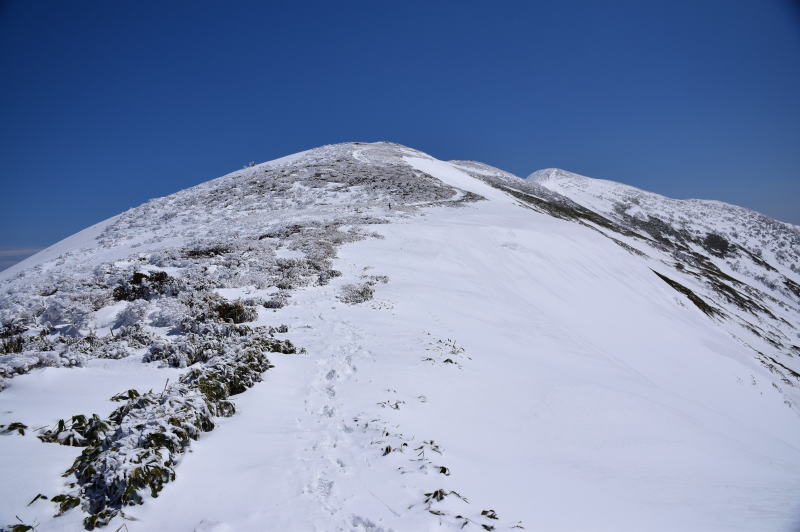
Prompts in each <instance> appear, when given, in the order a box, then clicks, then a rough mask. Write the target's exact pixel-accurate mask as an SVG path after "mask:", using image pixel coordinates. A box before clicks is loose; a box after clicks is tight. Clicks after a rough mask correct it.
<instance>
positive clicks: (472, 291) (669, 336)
mask: <svg viewBox="0 0 800 532" xmlns="http://www.w3.org/2000/svg"><path fill="white" fill-rule="evenodd" d="M391 146H394V145H390V146H389V147H388V148H387V147H386V146H385V145H377V146H376V145H363V144H358V145H345V147H344V148H343V149H345V150H346V151H348V152H349V154H350V155H351V157H352V159H353V160H355V161H357V162H365V161H367V162H372V163H374V162H375V161H376V160H379V161H380V162H381V163H382V164H384V163H385V164H395V165H407V166H410V167H411V168H412V169H414V170H418V171H421V172H424V173H425V174H428V175H430V176H433V177H434V178H436V179H439V180H441V181H442V182H443V183H445V184H447V185H449V186H451V187H455V188H457V189H460V190H461V191H466V192H472V193H474V194H478V195H480V196H482V197H483V198H485V200H483V201H477V202H472V203H466V204H463V205H461V206H460V207H458V208H453V207H445V206H436V205H434V206H431V207H426V208H424V209H422V210H418V211H416V212H414V213H411V214H407V213H402V214H401V215H394V216H393V217H392V218H391V222H392V223H389V224H383V225H376V226H371V230H374V231H375V232H376V233H378V234H379V235H380V236H381V237H382V238H368V239H364V240H360V241H357V242H353V243H347V244H344V245H342V246H341V247H340V248H339V250H338V258H337V259H336V260H335V262H334V265H335V268H336V269H337V270H339V271H341V272H342V276H341V277H339V278H336V279H334V280H333V281H331V282H330V283H328V284H325V285H322V286H307V287H302V288H299V289H297V290H296V291H295V293H294V295H293V296H292V299H291V300H290V302H289V304H288V305H287V306H285V307H283V308H280V309H275V310H266V309H259V314H258V315H259V317H258V320H257V321H256V322H255V323H253V324H252V325H259V324H263V325H275V324H278V323H285V324H287V325H288V326H289V333H288V334H287V336H288V337H289V338H291V340H292V342H293V343H295V344H296V345H299V346H303V347H305V348H306V349H307V353H306V354H304V355H278V354H272V355H270V359H271V361H272V362H273V363H274V364H275V366H276V367H275V368H274V369H271V370H269V371H267V372H266V373H265V374H264V381H263V382H262V383H260V384H258V385H256V386H255V387H253V388H251V389H250V390H248V391H246V392H245V393H243V394H241V395H239V396H237V399H236V405H237V414H236V415H235V416H233V417H231V418H222V419H220V420H219V423H218V427H217V429H216V430H214V431H213V432H209V433H206V434H203V435H202V436H201V437H200V439H199V440H198V441H197V442H194V443H193V445H192V447H191V452H189V453H188V454H186V455H184V457H183V458H182V460H181V463H180V464H179V467H178V469H177V471H178V473H177V478H176V480H175V481H174V482H171V483H169V484H167V485H166V487H165V488H164V490H163V491H162V492H161V493H160V494H159V497H158V498H147V499H146V500H145V503H144V504H143V505H142V506H134V507H128V508H125V509H124V514H125V516H126V517H127V518H128V519H127V520H122V519H121V518H119V517H118V518H116V519H115V520H114V521H113V522H112V523H111V524H110V525H109V530H115V529H116V528H117V527H119V526H121V525H122V524H124V525H125V526H126V527H127V530H130V531H136V530H141V531H146V530H170V531H184V530H185V531H216V532H221V531H228V530H231V531H233V530H235V531H239V530H244V531H249V530H253V531H256V530H281V531H294V530H297V531H305V530H317V531H327V530H361V531H367V530H369V531H372V532H377V531H388V530H395V531H405V530H408V531H418V530H430V531H438V530H459V529H460V527H461V524H462V521H458V520H457V519H455V518H454V516H455V515H463V516H466V517H468V518H469V519H471V520H472V521H471V522H470V523H469V524H468V527H467V528H466V529H467V530H470V529H472V530H482V528H480V525H481V524H487V525H492V526H496V527H497V528H496V529H497V530H510V529H512V527H514V526H515V525H517V524H521V526H524V527H525V529H526V530H543V531H586V530H592V531H604V530H608V531H675V530H684V531H698V532H714V531H784V530H785V531H789V530H796V529H797V527H798V526H800V419H798V412H797V409H796V406H794V405H792V404H787V395H786V394H785V393H782V392H781V391H779V390H778V389H777V388H776V387H775V385H774V383H776V382H778V380H777V377H775V376H774V375H773V374H772V373H770V372H769V371H768V369H766V368H765V367H764V366H763V365H762V364H761V363H759V362H758V361H757V360H756V358H755V357H754V354H753V351H752V350H751V349H750V348H748V347H747V346H745V345H743V343H742V342H740V341H738V340H737V339H736V337H735V336H733V335H732V333H731V332H730V330H728V325H726V324H725V323H722V324H720V323H718V322H715V321H713V320H711V319H709V317H708V316H706V315H705V314H703V313H702V312H701V311H700V310H699V309H698V308H697V307H695V306H693V305H692V304H691V303H689V302H688V300H687V299H686V298H685V297H683V296H682V295H681V294H679V293H678V292H676V291H675V290H673V289H672V288H671V287H670V286H668V285H667V284H666V283H664V282H663V281H662V280H661V279H659V278H658V277H657V276H656V275H654V274H653V271H651V269H652V270H656V271H660V272H662V273H664V274H668V275H670V276H674V277H675V278H678V273H676V272H675V271H673V270H670V269H669V267H668V266H667V265H665V263H664V262H663V261H661V260H659V259H658V258H657V257H656V253H655V252H654V251H653V250H650V251H651V252H652V256H646V257H642V256H639V255H637V254H633V253H630V252H629V251H626V250H625V249H623V248H622V247H620V246H619V245H617V244H615V243H614V242H613V241H612V240H610V239H608V238H604V237H602V236H601V235H599V234H598V232H597V231H596V230H595V229H593V228H592V227H589V226H587V225H581V224H577V223H574V222H571V221H568V220H561V219H557V218H554V217H551V216H548V215H546V214H543V213H540V212H534V211H532V210H531V209H529V208H527V207H526V206H524V205H522V204H521V203H520V202H518V201H517V200H515V199H514V198H513V197H512V196H510V195H508V194H506V193H505V192H502V191H500V190H498V189H497V188H495V187H492V186H490V185H489V184H487V182H485V181H483V180H481V179H477V178H475V177H473V176H472V175H470V172H469V170H470V169H472V170H473V171H474V170H475V167H474V166H471V165H474V164H476V163H469V164H468V163H464V162H453V163H447V162H444V161H439V160H436V159H433V158H431V157H429V156H427V155H425V154H420V152H414V151H413V150H409V149H407V148H402V147H397V148H393V147H391ZM387 150H388V151H387ZM393 150H394V151H393ZM308 153H310V152H304V154H298V156H290V158H284V159H282V160H280V161H281V164H287V165H291V164H296V165H300V164H303V163H304V161H306V158H307V157H308ZM386 153H389V154H390V155H389V156H388V162H386V161H387V159H386V157H387V155H386ZM301 155H302V156H301ZM379 157H380V158H379ZM266 164H269V163H266ZM273 164H274V163H273ZM256 168H258V167H256ZM480 172H484V173H485V172H489V173H490V174H491V172H490V171H488V170H480ZM232 175H233V174H232ZM492 175H499V174H492ZM221 179H226V178H221ZM504 179H505V177H504ZM212 183H213V182H212ZM201 187H202V185H201ZM586 201H588V200H586ZM320 208H321V207H320ZM287 212H288V211H287ZM275 215H276V216H277V215H278V214H275ZM295 215H296V214H295ZM95 227H97V226H95ZM92 229H94V228H92ZM87 231H88V230H87ZM93 234H94V233H93ZM76 236H77V235H76ZM84 237H85V238H84ZM84 237H81V238H80V239H78V240H77V241H76V242H74V243H69V242H67V241H64V242H62V243H61V244H60V245H61V246H62V247H61V248H60V252H64V251H65V250H68V249H78V248H83V247H86V246H87V245H90V243H91V238H90V237H91V235H90V234H88V233H87V234H86V235H84ZM137 238H138V237H137ZM134 241H136V242H138V241H139V240H136V239H134ZM160 245H162V243H160V242H154V243H153V244H152V245H151V247H158V246H160ZM163 245H166V244H163ZM133 251H135V248H127V252H129V253H130V252H133ZM110 255H114V257H115V258H114V259H113V260H119V258H122V257H123V256H124V253H123V252H122V251H119V252H116V251H115V252H114V253H113V254H112V253H106V254H105V255H104V258H103V259H98V260H111V259H108V258H105V257H106V256H110ZM50 258H51V256H50V255H47V256H42V257H38V256H34V257H32V259H33V260H32V261H31V262H29V263H28V264H27V265H26V266H25V267H26V268H30V267H31V266H33V265H37V264H38V265H40V267H42V266H45V267H46V262H47V260H49V259H50ZM28 260H31V259H28ZM87 260H88V259H87ZM92 260H94V259H92ZM19 271H21V269H19V268H18V269H16V270H15V272H19ZM363 276H387V277H388V282H387V283H386V284H382V283H378V284H376V285H375V287H374V290H375V297H374V298H373V299H372V300H369V301H366V302H364V303H361V304H358V305H348V304H345V303H343V302H342V301H340V300H339V299H337V294H339V293H340V291H341V290H342V288H343V286H344V285H346V284H349V283H353V282H358V281H359V280H360V279H362V278H363ZM3 278H4V279H8V278H9V277H8V276H4V277H3ZM687 282H688V281H687ZM693 286H694V285H693ZM255 291H257V289H256V288H255V287H253V286H249V285H242V286H241V287H234V286H228V287H220V288H219V289H218V293H219V294H220V295H223V296H224V297H226V298H229V299H235V298H237V297H243V296H245V295H248V294H252V293H253V292H255ZM101 310H102V312H101V311H98V312H97V313H96V320H97V324H98V326H100V325H101V324H104V323H108V321H109V320H110V319H111V318H112V317H113V316H114V315H116V312H118V310H116V309H109V308H104V309H101ZM790 317H791V314H790ZM794 318H795V322H796V318H797V316H796V315H794ZM180 371H182V370H176V369H170V368H157V367H154V366H153V365H152V364H141V363H140V362H138V360H136V359H135V358H134V357H131V358H126V359H122V360H103V361H93V362H91V363H90V364H89V365H88V366H87V367H83V368H44V369H38V370H34V371H32V372H31V373H29V374H27V375H21V376H17V377H14V378H13V379H11V380H10V385H9V387H8V389H6V390H5V391H2V392H0V412H1V413H2V415H1V416H0V424H2V423H7V422H10V421H16V420H26V421H30V423H28V424H29V425H30V426H34V425H45V424H48V423H53V422H54V421H55V420H56V419H58V418H60V417H65V416H68V415H71V414H73V413H77V412H87V413H88V412H96V413H98V414H100V415H105V414H107V413H108V412H110V411H111V409H113V407H114V406H116V405H115V404H114V403H111V402H109V401H108V398H109V397H110V396H111V395H113V394H114V393H117V392H120V391H123V390H126V389H128V388H132V387H135V388H139V389H145V390H146V389H148V388H154V389H158V388H160V387H161V386H163V385H164V382H165V379H166V378H173V379H174V378H176V375H178V374H179V373H180ZM431 441H433V442H434V443H425V442H431ZM404 442H405V443H407V445H406V446H403V445H402V444H403V443H404ZM387 445H390V446H391V447H392V449H399V450H400V451H399V452H398V451H392V452H389V453H388V454H385V453H384V450H385V448H386V446H387ZM420 447H421V449H420V450H417V449H418V448H420ZM420 453H421V454H420ZM75 455H76V450H75V449H74V448H69V447H64V446H59V445H53V444H43V443H41V442H39V441H38V440H37V439H36V438H35V436H34V435H33V434H32V433H30V432H29V434H28V435H26V436H24V437H22V436H17V435H7V436H0V460H2V462H0V468H1V469H0V470H2V471H3V472H4V478H5V480H3V481H1V482H0V524H3V523H12V522H14V520H15V519H14V516H15V515H19V516H20V517H21V518H23V519H24V520H26V522H28V521H31V520H33V519H36V520H37V521H38V523H39V526H38V528H37V530H76V529H78V528H79V527H80V520H81V518H82V515H81V514H80V513H79V512H78V511H77V510H73V511H71V512H68V513H67V514H65V515H64V516H61V517H58V518H52V517H50V515H52V506H49V505H48V503H46V502H44V503H43V502H37V503H35V504H34V505H32V506H30V507H28V506H26V504H27V503H28V501H30V499H31V498H33V496H34V495H35V494H36V493H39V492H44V493H47V494H48V495H50V494H51V493H52V494H54V493H56V492H57V490H58V489H59V486H60V485H61V484H62V483H63V480H62V479H60V477H59V475H60V473H61V472H63V471H64V470H65V469H66V468H67V467H69V465H70V464H71V462H72V460H73V459H74V456H75ZM421 458H424V459H423V460H421ZM440 467H446V468H447V472H448V473H449V475H444V474H442V473H440V472H439V468H440ZM12 479H13V480H12ZM437 489H444V490H446V491H448V492H450V491H454V492H457V493H458V494H460V495H462V496H463V497H465V498H466V499H467V500H468V502H465V501H462V500H460V499H458V498H457V497H456V496H454V495H450V496H448V497H447V498H445V500H444V501H441V502H440V503H437V504H435V505H432V506H431V507H430V508H431V509H433V510H441V511H442V512H443V513H444V515H441V516H438V515H434V514H432V513H431V512H430V511H428V508H427V507H426V505H425V504H424V500H425V494H426V493H431V492H433V491H435V490H437ZM490 509H491V510H494V511H496V513H497V514H498V516H499V517H500V519H498V520H491V519H488V518H486V517H485V516H481V515H480V512H481V511H482V510H490Z"/></svg>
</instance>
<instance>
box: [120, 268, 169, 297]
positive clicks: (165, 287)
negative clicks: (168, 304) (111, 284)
mask: <svg viewBox="0 0 800 532" xmlns="http://www.w3.org/2000/svg"><path fill="white" fill-rule="evenodd" d="M178 292H180V284H179V282H178V281H177V280H176V279H173V278H172V277H170V276H169V275H167V273H166V272H152V273H150V274H149V275H148V274H144V273H141V272H134V273H133V274H132V275H131V278H130V279H129V280H125V281H123V282H121V283H120V284H119V285H118V286H117V287H116V288H114V299H115V300H117V301H135V300H137V299H145V300H150V299H152V298H154V297H156V296H159V295H165V296H175V295H177V294H178Z"/></svg>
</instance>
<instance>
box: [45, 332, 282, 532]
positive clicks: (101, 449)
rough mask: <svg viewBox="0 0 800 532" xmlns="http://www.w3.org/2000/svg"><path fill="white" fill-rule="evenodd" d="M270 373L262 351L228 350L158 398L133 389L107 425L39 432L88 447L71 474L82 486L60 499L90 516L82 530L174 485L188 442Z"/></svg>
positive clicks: (97, 422)
mask: <svg viewBox="0 0 800 532" xmlns="http://www.w3.org/2000/svg"><path fill="white" fill-rule="evenodd" d="M270 367H271V365H270V363H269V360H268V359H267V358H266V356H265V355H264V353H263V352H261V351H259V350H258V349H255V348H253V347H250V348H241V349H237V348H234V349H228V350H227V351H225V352H224V353H223V354H220V355H219V356H217V357H215V358H214V359H213V360H211V361H209V363H208V365H206V366H204V367H197V368H194V369H192V370H190V371H189V372H188V373H186V374H184V375H183V376H182V377H181V379H180V380H179V381H178V382H177V383H175V384H173V385H171V386H167V387H165V389H164V391H163V392H161V393H157V392H148V393H146V394H142V395H139V394H138V392H136V393H131V392H133V391H129V392H128V397H129V399H128V400H127V402H126V403H125V404H124V405H123V406H121V407H119V408H117V409H116V410H115V411H114V412H112V413H111V415H110V416H109V417H108V418H107V419H106V420H102V419H100V418H98V417H97V416H91V417H86V416H74V417H73V418H72V420H71V421H63V420H62V421H59V423H58V424H57V425H56V427H54V428H53V429H50V430H48V431H46V432H44V433H43V434H42V436H41V438H42V439H43V441H49V442H57V443H61V444H64V445H77V446H85V447H86V448H85V449H84V451H83V452H82V453H81V454H80V456H79V457H78V458H77V459H76V460H75V462H74V463H73V465H72V466H71V467H70V468H69V469H68V470H67V472H66V474H67V475H74V476H75V479H76V481H77V484H78V487H77V489H76V491H75V492H73V493H70V494H64V495H63V496H61V498H62V499H64V500H70V501H74V500H76V499H77V500H80V501H83V503H84V509H85V510H86V511H87V512H88V513H89V514H90V515H89V516H88V517H87V518H86V519H85V520H84V525H85V526H86V528H87V529H90V530H91V529H93V528H95V527H96V526H102V525H105V524H107V523H108V522H109V521H110V520H111V519H112V518H113V517H114V515H116V513H117V512H118V511H119V509H121V508H122V507H123V506H128V505H135V504H141V503H142V502H143V498H142V492H149V494H150V495H151V496H154V497H155V496H157V495H158V493H159V492H160V491H161V489H163V487H164V484H166V483H167V482H170V481H171V480H174V479H175V465H176V463H177V459H178V457H179V456H180V455H181V454H182V453H183V452H185V450H186V449H187V447H188V446H189V444H190V443H191V440H195V439H197V438H198V436H199V435H200V433H201V432H206V431H210V430H212V429H213V428H214V421H213V417H214V416H230V415H233V413H234V412H235V407H234V405H233V403H232V402H230V400H229V397H230V396H231V395H236V394H239V393H241V392H243V391H245V390H247V389H248V388H250V387H252V386H253V385H254V384H255V383H257V382H258V381H260V380H261V374H262V373H263V372H264V371H266V370H267V369H269V368H270ZM54 500H55V499H54ZM73 506H74V505H73Z"/></svg>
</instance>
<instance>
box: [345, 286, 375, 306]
mask: <svg viewBox="0 0 800 532" xmlns="http://www.w3.org/2000/svg"><path fill="white" fill-rule="evenodd" d="M374 293H375V291H374V290H373V289H372V286H371V285H370V284H369V283H361V284H346V285H344V286H343V287H342V291H341V293H340V294H339V300H340V301H342V302H343V303H347V304H348V305H355V304H358V303H363V302H365V301H369V300H370V299H372V296H373V295H374Z"/></svg>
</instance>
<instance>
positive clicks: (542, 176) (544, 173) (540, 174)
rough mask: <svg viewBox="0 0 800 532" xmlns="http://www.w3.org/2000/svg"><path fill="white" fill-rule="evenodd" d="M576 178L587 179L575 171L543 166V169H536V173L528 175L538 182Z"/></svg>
mask: <svg viewBox="0 0 800 532" xmlns="http://www.w3.org/2000/svg"><path fill="white" fill-rule="evenodd" d="M575 178H578V179H586V177H585V176H582V175H580V174H576V173H574V172H568V171H567V170H562V169H561V168H543V169H541V170H536V171H535V172H534V173H532V174H531V175H529V176H528V179H530V180H531V181H534V182H536V183H545V182H547V181H555V180H561V179H575Z"/></svg>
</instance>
